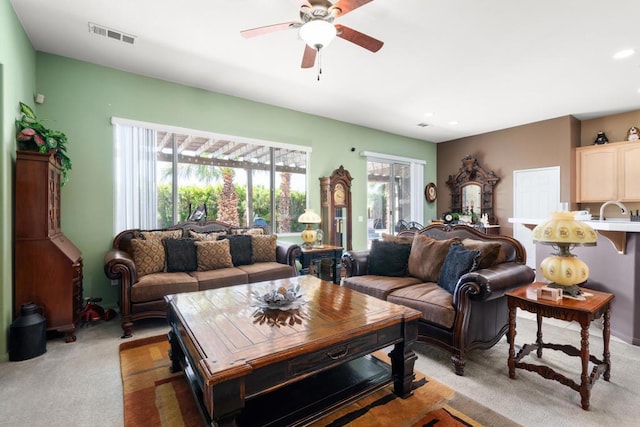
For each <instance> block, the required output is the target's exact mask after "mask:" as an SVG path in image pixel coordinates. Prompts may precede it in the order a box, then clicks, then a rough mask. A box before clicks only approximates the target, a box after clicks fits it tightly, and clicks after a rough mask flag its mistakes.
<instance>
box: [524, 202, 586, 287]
mask: <svg viewBox="0 0 640 427" xmlns="http://www.w3.org/2000/svg"><path fill="white" fill-rule="evenodd" d="M532 237H533V243H541V244H543V245H551V246H553V247H554V248H556V249H557V252H556V253H555V254H551V255H550V256H548V257H546V258H545V259H543V260H542V262H541V263H540V271H541V272H542V275H543V276H544V278H545V279H547V280H549V281H550V282H551V283H549V284H548V285H547V286H549V287H550V288H559V289H562V291H563V294H565V295H571V296H578V295H580V294H582V291H580V288H579V287H578V284H580V283H584V282H585V281H586V280H587V279H588V278H589V267H588V266H587V264H585V263H584V262H582V261H581V260H579V259H578V258H576V256H575V255H573V254H572V253H571V251H570V250H571V249H572V248H573V247H574V246H595V245H596V242H597V240H598V234H597V233H596V232H595V230H594V229H593V228H591V227H590V226H589V225H588V224H585V223H584V222H581V221H576V220H575V218H574V214H573V213H572V212H553V213H552V214H551V219H550V220H548V221H545V222H543V223H542V224H539V225H537V226H536V227H535V228H534V229H533V231H532Z"/></svg>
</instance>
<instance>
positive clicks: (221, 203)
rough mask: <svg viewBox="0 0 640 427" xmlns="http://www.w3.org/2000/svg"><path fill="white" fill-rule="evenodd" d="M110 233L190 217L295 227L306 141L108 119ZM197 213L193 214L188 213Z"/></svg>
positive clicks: (282, 229)
mask: <svg viewBox="0 0 640 427" xmlns="http://www.w3.org/2000/svg"><path fill="white" fill-rule="evenodd" d="M112 123H113V124H114V140H115V141H114V147H115V153H114V155H115V168H114V173H115V192H116V194H115V197H114V200H115V229H116V230H115V231H116V232H119V231H122V230H125V229H129V228H138V227H139V228H143V229H153V228H163V227H167V226H169V225H172V224H175V223H178V222H181V221H185V220H188V219H190V217H191V216H192V213H194V212H195V211H196V209H197V208H200V211H204V212H206V218H207V219H210V220H211V219H213V220H219V221H223V222H227V223H230V224H232V225H235V226H243V227H248V226H251V225H254V224H255V225H261V226H266V227H267V228H268V229H269V230H271V231H273V232H276V233H289V232H298V231H302V229H303V228H304V226H303V225H300V224H298V222H297V218H298V216H299V215H300V214H301V213H302V212H303V211H304V207H305V206H306V204H307V203H306V188H307V164H308V153H309V152H310V151H311V150H310V148H308V147H300V146H293V145H288V144H281V143H275V142H270V141H261V140H252V139H248V138H241V137H235V136H229V135H218V134H212V133H208V132H201V131H195V130H190V129H182V128H170V127H166V126H161V125H155V124H149V123H141V122H133V121H129V120H124V119H118V118H113V119H112ZM191 219H197V218H191Z"/></svg>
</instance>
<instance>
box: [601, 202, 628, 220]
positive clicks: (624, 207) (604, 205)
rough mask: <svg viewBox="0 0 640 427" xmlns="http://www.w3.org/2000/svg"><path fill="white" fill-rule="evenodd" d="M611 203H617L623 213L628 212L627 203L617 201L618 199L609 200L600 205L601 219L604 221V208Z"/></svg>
mask: <svg viewBox="0 0 640 427" xmlns="http://www.w3.org/2000/svg"><path fill="white" fill-rule="evenodd" d="M609 205H616V206H618V207H619V208H620V213H621V214H623V215H624V214H626V213H627V207H626V206H625V205H623V204H622V203H621V202H619V201H617V200H609V201H608V202H604V203H603V204H602V206H600V221H604V220H605V218H604V209H605V208H606V207H607V206H609Z"/></svg>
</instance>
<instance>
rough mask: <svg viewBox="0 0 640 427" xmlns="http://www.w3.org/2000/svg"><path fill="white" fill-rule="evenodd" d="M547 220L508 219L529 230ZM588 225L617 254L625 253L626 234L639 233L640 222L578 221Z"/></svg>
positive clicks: (617, 220) (614, 220) (616, 220)
mask: <svg viewBox="0 0 640 427" xmlns="http://www.w3.org/2000/svg"><path fill="white" fill-rule="evenodd" d="M548 219H549V218H509V222H510V223H512V224H522V225H524V226H525V227H527V228H529V229H531V230H532V229H533V228H534V227H535V226H536V225H538V224H541V223H543V222H545V221H547V220H548ZM579 221H582V222H584V223H585V224H589V225H590V226H591V228H593V229H594V230H596V231H597V232H598V234H600V235H602V236H603V237H605V238H606V239H608V240H609V241H610V242H611V244H612V245H613V247H614V248H615V249H616V250H617V251H618V253H619V254H624V253H625V252H626V245H627V233H640V222H638V221H629V220H627V219H618V218H613V219H606V220H604V221H600V220H579Z"/></svg>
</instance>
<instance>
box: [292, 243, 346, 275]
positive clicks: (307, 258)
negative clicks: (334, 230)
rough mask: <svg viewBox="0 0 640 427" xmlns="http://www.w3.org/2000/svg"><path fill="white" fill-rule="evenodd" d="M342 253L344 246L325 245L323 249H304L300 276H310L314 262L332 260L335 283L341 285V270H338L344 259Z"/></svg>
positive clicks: (301, 257) (301, 256)
mask: <svg viewBox="0 0 640 427" xmlns="http://www.w3.org/2000/svg"><path fill="white" fill-rule="evenodd" d="M342 251H343V247H342V246H331V245H324V246H322V247H321V248H302V253H301V255H300V264H302V268H301V269H300V274H309V266H310V265H311V264H312V263H313V261H316V260H322V259H331V260H332V265H331V273H332V279H333V283H335V284H338V283H340V270H339V269H338V264H339V263H340V262H341V259H342Z"/></svg>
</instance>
